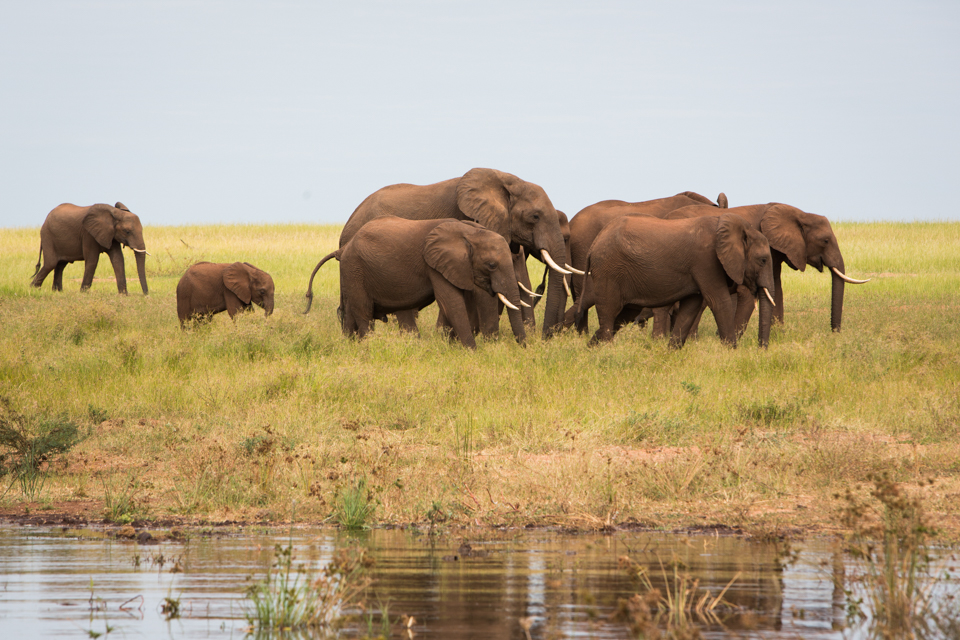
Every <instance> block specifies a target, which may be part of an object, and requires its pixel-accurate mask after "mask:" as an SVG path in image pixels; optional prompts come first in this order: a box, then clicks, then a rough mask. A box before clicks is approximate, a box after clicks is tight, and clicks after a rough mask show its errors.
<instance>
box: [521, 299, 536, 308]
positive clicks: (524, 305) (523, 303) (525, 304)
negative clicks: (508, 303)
mask: <svg viewBox="0 0 960 640" xmlns="http://www.w3.org/2000/svg"><path fill="white" fill-rule="evenodd" d="M520 306H521V307H526V308H527V309H533V307H531V306H530V305H528V304H527V303H526V302H524V301H523V300H521V301H520Z"/></svg>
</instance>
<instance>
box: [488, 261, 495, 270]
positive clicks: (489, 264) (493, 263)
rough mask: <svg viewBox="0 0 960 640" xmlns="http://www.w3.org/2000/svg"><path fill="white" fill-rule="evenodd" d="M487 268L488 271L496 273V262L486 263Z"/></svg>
mask: <svg viewBox="0 0 960 640" xmlns="http://www.w3.org/2000/svg"><path fill="white" fill-rule="evenodd" d="M487 267H489V268H490V271H496V269H497V263H496V262H488V263H487Z"/></svg>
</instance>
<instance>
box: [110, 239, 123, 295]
mask: <svg viewBox="0 0 960 640" xmlns="http://www.w3.org/2000/svg"><path fill="white" fill-rule="evenodd" d="M107 255H109V256H110V263H111V264H112V265H113V274H114V276H116V278H117V293H122V294H123V295H127V270H126V266H125V265H124V264H123V248H122V247H121V246H120V243H119V242H114V243H113V246H112V247H110V250H109V251H107Z"/></svg>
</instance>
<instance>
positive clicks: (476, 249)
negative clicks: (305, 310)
mask: <svg viewBox="0 0 960 640" xmlns="http://www.w3.org/2000/svg"><path fill="white" fill-rule="evenodd" d="M331 257H333V258H336V259H337V260H339V261H340V300H341V305H342V306H341V313H342V316H341V323H342V329H343V333H344V335H348V336H352V335H358V336H359V337H360V338H363V337H364V336H365V335H366V334H367V333H369V331H370V329H371V327H372V324H373V320H374V319H380V320H383V319H385V317H386V314H388V313H397V312H401V311H411V310H413V311H419V310H420V309H423V308H424V307H426V306H427V305H429V304H431V303H433V301H434V300H436V302H437V305H438V306H439V307H440V315H441V322H442V324H444V325H447V326H449V327H450V328H451V329H452V335H453V336H455V337H456V338H458V339H459V340H460V342H461V343H462V344H463V345H464V346H465V347H468V348H471V349H472V348H475V347H476V341H475V340H474V336H473V325H474V324H475V322H472V321H471V315H474V314H473V313H472V312H474V311H475V305H477V304H478V302H477V300H476V298H478V297H481V296H486V297H491V298H493V301H494V302H495V303H496V302H497V300H499V302H501V303H503V304H504V306H506V307H507V309H508V311H507V313H508V315H509V318H510V325H511V327H512V329H513V333H514V336H516V339H517V341H518V342H520V343H521V344H522V343H523V342H524V340H525V339H526V331H525V329H524V323H523V318H522V316H521V314H520V307H521V305H522V304H525V303H524V302H522V301H521V299H520V289H519V287H518V286H517V276H516V273H515V271H514V268H513V256H512V255H511V253H510V247H509V245H508V244H507V241H506V240H504V238H503V237H502V236H501V235H500V234H498V233H494V232H493V231H490V230H489V229H486V228H484V227H482V226H480V225H479V224H476V223H474V222H469V221H462V220H455V219H452V218H441V219H439V220H407V219H404V218H398V217H395V216H386V217H382V218H377V219H375V220H372V221H370V222H368V223H367V224H365V225H364V226H363V228H361V229H359V230H358V231H357V232H356V233H355V234H354V235H353V237H352V238H351V239H350V241H349V242H347V243H346V244H345V245H344V246H343V247H342V248H341V249H339V250H337V251H335V252H334V253H333V254H330V255H328V256H325V257H324V258H323V260H321V261H320V263H319V264H318V265H317V267H316V269H314V271H313V273H314V275H316V273H317V270H318V269H319V268H320V267H321V266H323V264H324V263H325V262H326V261H327V260H329V259H330V258H331ZM312 288H313V276H311V277H310V285H309V290H308V292H307V297H308V298H311V297H312ZM482 292H485V293H482Z"/></svg>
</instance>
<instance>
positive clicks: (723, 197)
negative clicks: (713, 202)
mask: <svg viewBox="0 0 960 640" xmlns="http://www.w3.org/2000/svg"><path fill="white" fill-rule="evenodd" d="M728 204H729V203H728V202H727V194H725V193H724V192H723V191H721V192H720V195H718V196H717V206H718V207H720V208H721V209H729V208H730V207H729V206H728Z"/></svg>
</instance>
